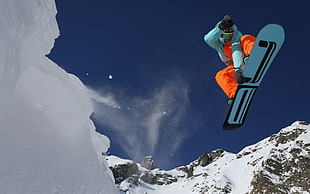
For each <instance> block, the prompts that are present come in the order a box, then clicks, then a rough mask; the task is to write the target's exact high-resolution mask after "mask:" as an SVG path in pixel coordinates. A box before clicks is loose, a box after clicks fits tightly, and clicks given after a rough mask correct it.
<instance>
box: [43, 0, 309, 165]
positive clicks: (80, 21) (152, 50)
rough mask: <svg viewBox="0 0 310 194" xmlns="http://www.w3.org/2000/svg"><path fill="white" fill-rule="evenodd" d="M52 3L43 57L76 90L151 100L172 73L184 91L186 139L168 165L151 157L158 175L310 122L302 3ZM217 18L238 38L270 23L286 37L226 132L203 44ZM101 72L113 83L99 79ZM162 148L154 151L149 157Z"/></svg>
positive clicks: (211, 61) (213, 63)
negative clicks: (51, 36) (239, 122)
mask: <svg viewBox="0 0 310 194" xmlns="http://www.w3.org/2000/svg"><path fill="white" fill-rule="evenodd" d="M271 2H277V3H271ZM270 3H271V4H270ZM56 4H57V9H58V15H57V21H58V25H59V28H60V34H61V36H60V37H59V38H58V39H57V40H56V44H55V47H54V49H53V50H52V53H51V54H50V55H49V57H50V58H51V59H52V60H54V61H55V62H56V63H57V64H58V65H60V66H61V67H63V68H64V69H65V70H66V71H68V72H70V73H73V74H75V75H77V76H78V77H79V78H80V79H81V80H82V81H83V82H84V84H85V85H88V86H91V87H93V88H101V87H110V88H114V91H116V92H117V91H118V90H122V91H125V95H127V96H133V97H140V98H145V97H147V96H148V95H150V94H152V93H154V90H155V88H156V87H158V83H166V82H167V81H168V82H169V79H174V73H175V72H177V74H178V75H179V77H181V78H182V79H183V81H184V83H185V84H186V85H188V88H189V89H190V90H189V100H190V107H189V108H188V109H187V114H186V115H185V117H184V118H183V120H182V122H181V123H180V125H179V128H182V131H187V132H188V133H187V138H186V139H184V141H182V145H181V146H180V147H179V149H178V150H177V151H176V152H175V153H173V155H172V154H171V153H169V154H167V155H166V157H168V158H169V157H170V159H169V163H161V162H160V160H159V162H158V164H157V165H158V166H159V167H160V168H166V169H169V168H173V167H176V166H180V165H186V164H188V163H189V162H191V161H193V160H194V159H196V158H197V157H198V156H200V154H202V153H203V152H211V151H212V150H214V149H217V148H221V149H224V150H225V151H229V152H233V153H237V152H238V151H240V150H241V149H242V148H243V147H245V146H247V145H251V144H254V143H256V142H257V141H259V140H262V139H263V138H265V137H268V136H270V135H272V134H274V133H277V132H278V131H279V130H280V129H281V128H282V127H286V126H288V125H290V124H291V123H292V122H294V121H295V120H306V121H308V122H310V119H309V116H310V113H309V108H310V91H309V84H310V76H309V72H310V62H309V59H308V56H309V54H308V52H307V49H308V47H307V45H308V44H309V43H308V40H309V37H308V33H309V29H310V28H309V16H308V15H307V13H308V9H309V7H308V4H306V1H305V0H297V1H265V0H263V1H249V2H246V1H226V0H223V1H205V0H197V1H185V0H180V1H166V0H156V1H155V0H154V1H153V0H151V1H142V0H141V1H135V0H134V1H125V0H123V1H107V0H89V1H84V0H76V1H60V0H59V1H56ZM226 14H228V15H230V16H231V17H232V18H233V19H234V20H235V23H236V25H237V26H238V29H239V30H240V31H241V32H242V33H243V34H252V35H254V36H255V35H256V34H257V33H258V31H259V29H260V28H262V27H263V26H264V25H266V24H268V23H277V24H280V25H282V26H283V27H284V29H285V32H286V39H285V42H284V45H283V47H282V49H281V50H280V52H279V54H278V56H277V57H276V58H275V60H274V62H273V64H272V66H271V68H270V69H269V71H268V73H267V74H266V76H265V79H264V80H263V82H262V85H261V87H260V88H259V90H258V91H257V93H256V96H255V98H254V101H253V104H252V106H251V109H250V111H249V114H248V117H247V120H246V123H245V124H244V126H243V127H242V128H240V129H238V130H235V131H223V130H222V129H221V126H222V122H223V120H224V117H225V115H226V112H227V110H228V105H227V104H226V101H227V99H226V96H225V94H224V93H223V92H222V91H221V90H220V88H219V87H218V86H217V84H216V82H215V80H214V75H215V74H216V72H217V71H219V70H220V69H222V68H224V67H225V66H224V64H222V63H221V62H220V59H219V57H218V56H217V53H216V52H215V51H214V50H212V49H211V48H210V47H209V46H208V45H207V44H205V43H204V41H203V36H204V34H206V33H207V32H208V31H209V30H211V29H212V28H213V27H214V25H215V24H216V23H217V22H218V21H219V20H220V19H221V18H222V17H223V16H224V15H226ZM87 73H88V75H87ZM110 73H112V74H113V76H114V78H113V80H108V79H107V77H108V75H109V74H110ZM114 94H115V95H116V96H117V93H114ZM123 95H124V93H123ZM97 127H98V131H101V132H102V133H103V134H106V135H107V136H109V137H110V140H111V149H110V150H111V152H112V153H113V154H115V155H118V156H121V157H124V158H127V157H128V156H127V155H126V152H125V151H124V150H122V149H120V147H119V143H120V142H118V139H117V137H115V136H113V131H111V130H109V129H107V128H105V126H102V125H97ZM163 135H164V134H163ZM171 143H173V141H172V142H171ZM164 150H165V147H163V146H161V147H158V150H157V152H163V151H164ZM147 154H148V153H146V155H147ZM162 156H164V155H163V154H161V157H162ZM154 157H155V159H156V154H155V156H154ZM158 157H159V156H158ZM137 162H140V161H137Z"/></svg>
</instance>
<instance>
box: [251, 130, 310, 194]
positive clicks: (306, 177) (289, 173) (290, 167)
mask: <svg viewBox="0 0 310 194" xmlns="http://www.w3.org/2000/svg"><path fill="white" fill-rule="evenodd" d="M306 132H307V131H306V129H300V128H296V129H294V130H291V131H281V132H280V133H279V134H277V135H273V136H271V137H270V138H269V142H270V143H273V144H274V146H275V147H274V148H273V149H271V151H270V158H268V159H266V160H264V161H262V163H261V170H259V171H258V172H256V173H255V175H254V177H253V180H252V182H251V185H252V191H251V193H257V192H258V191H262V190H268V191H270V192H272V193H299V191H297V190H296V191H294V190H293V189H292V188H299V190H300V191H307V192H310V144H309V143H308V144H305V143H304V142H303V141H302V140H297V138H298V137H299V136H300V135H301V134H304V133H306ZM281 144H282V146H283V145H284V144H286V145H287V144H288V145H291V146H289V147H287V146H285V147H282V146H281ZM275 180H277V181H275Z"/></svg>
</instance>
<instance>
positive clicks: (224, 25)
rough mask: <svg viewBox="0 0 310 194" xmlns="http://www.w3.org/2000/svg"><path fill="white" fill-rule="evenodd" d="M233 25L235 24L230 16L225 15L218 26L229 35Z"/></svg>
mask: <svg viewBox="0 0 310 194" xmlns="http://www.w3.org/2000/svg"><path fill="white" fill-rule="evenodd" d="M234 24H235V23H234V20H233V19H231V17H230V16H228V15H226V16H224V18H223V19H222V21H221V23H220V25H219V28H220V29H221V30H222V31H223V32H225V33H231V32H234V28H233V26H234Z"/></svg>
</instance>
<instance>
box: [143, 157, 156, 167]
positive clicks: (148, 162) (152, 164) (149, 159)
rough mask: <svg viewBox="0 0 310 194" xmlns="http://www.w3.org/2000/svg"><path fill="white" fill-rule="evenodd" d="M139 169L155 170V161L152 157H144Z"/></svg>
mask: <svg viewBox="0 0 310 194" xmlns="http://www.w3.org/2000/svg"><path fill="white" fill-rule="evenodd" d="M141 167H143V168H146V169H148V170H153V169H155V168H156V165H155V161H154V160H153V157H152V156H146V157H144V159H143V161H142V163H141Z"/></svg>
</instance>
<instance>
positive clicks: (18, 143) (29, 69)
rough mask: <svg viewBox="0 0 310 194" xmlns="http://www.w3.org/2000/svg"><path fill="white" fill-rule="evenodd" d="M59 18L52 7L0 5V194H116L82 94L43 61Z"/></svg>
mask: <svg viewBox="0 0 310 194" xmlns="http://www.w3.org/2000/svg"><path fill="white" fill-rule="evenodd" d="M56 13H57V11H56V5H55V1H54V0H24V1H18V0H2V1H1V2H0V29H1V30H0V107H1V108H0V158H1V160H0V193H117V192H118V191H117V190H116V188H115V185H114V184H113V183H114V179H113V176H112V173H111V172H110V170H109V169H108V167H107V164H106V161H104V159H103V157H102V156H101V153H102V152H105V151H106V150H107V149H108V147H109V140H108V139H107V138H106V137H104V136H101V135H99V134H97V133H96V132H95V127H94V125H93V123H92V121H91V120H90V119H89V116H90V114H91V113H92V111H93V107H92V104H91V101H90V99H89V97H88V95H87V90H86V88H85V86H84V85H83V84H82V83H81V82H80V80H79V79H78V78H77V77H75V76H74V75H70V74H68V73H67V72H65V71H64V70H63V69H61V68H60V67H59V66H58V65H57V64H55V63H53V62H52V61H51V60H50V59H48V58H47V57H46V55H47V54H48V53H49V52H50V50H51V49H52V47H53V45H54V41H55V38H57V37H58V35H59V31H58V26H57V22H56V19H55V15H56ZM94 144H95V145H94ZM99 156H100V157H99Z"/></svg>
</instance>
